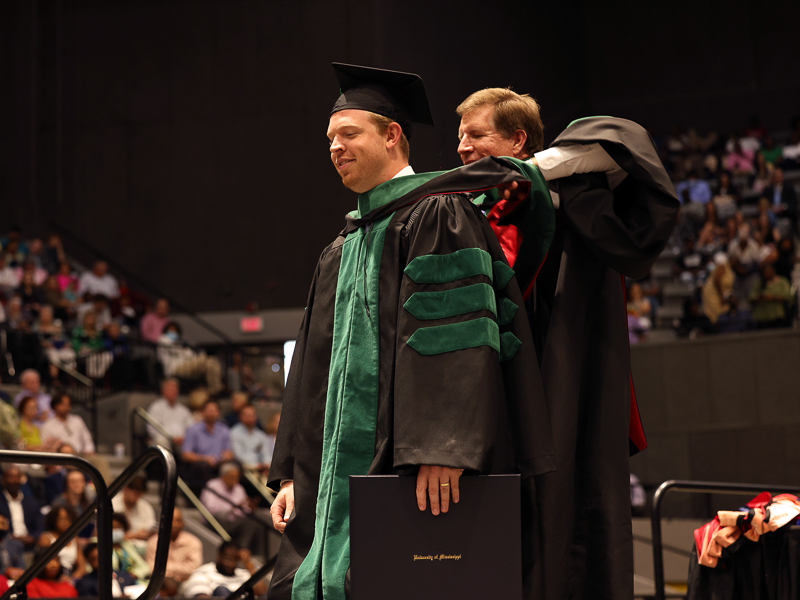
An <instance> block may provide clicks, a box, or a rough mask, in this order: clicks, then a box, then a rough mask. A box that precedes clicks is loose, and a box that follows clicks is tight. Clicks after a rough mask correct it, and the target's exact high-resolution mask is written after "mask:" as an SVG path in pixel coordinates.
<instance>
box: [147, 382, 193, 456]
mask: <svg viewBox="0 0 800 600" xmlns="http://www.w3.org/2000/svg"><path fill="white" fill-rule="evenodd" d="M179 394H180V387H179V386H178V380H177V379H174V378H168V379H165V380H164V381H163V382H162V383H161V398H159V399H158V400H156V401H155V402H153V403H152V404H151V405H150V406H149V407H148V408H147V412H148V413H149V414H150V416H151V417H153V419H155V420H156V421H158V422H159V423H161V425H162V426H163V427H164V429H165V430H166V431H167V433H169V434H170V436H171V439H167V438H165V437H164V436H163V435H162V434H161V432H159V431H158V430H157V429H156V428H155V427H153V426H152V425H149V424H148V425H147V433H148V436H149V437H150V441H151V443H152V444H154V445H155V444H161V445H162V446H165V447H167V448H169V447H170V442H172V443H173V444H175V445H176V446H178V447H180V446H181V444H183V439H184V437H185V436H186V430H187V429H188V428H189V427H191V426H192V425H194V419H193V418H192V413H191V412H190V411H189V409H188V408H187V407H186V406H184V405H183V404H181V403H180V402H178V395H179Z"/></svg>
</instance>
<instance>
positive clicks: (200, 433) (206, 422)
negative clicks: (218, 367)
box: [181, 400, 233, 494]
mask: <svg viewBox="0 0 800 600" xmlns="http://www.w3.org/2000/svg"><path fill="white" fill-rule="evenodd" d="M219 416H220V412H219V404H217V402H216V401H215V400H209V401H208V402H206V405H205V407H203V420H202V421H200V422H199V423H195V424H194V425H192V426H191V427H189V429H187V430H186V439H184V441H183V446H182V454H181V456H182V457H183V460H184V462H185V463H186V467H187V471H186V474H187V476H186V479H187V484H188V485H189V487H190V488H192V491H194V492H195V494H199V493H200V491H201V490H202V489H203V487H204V486H205V484H206V482H207V481H208V480H209V479H211V478H212V477H214V475H215V474H216V472H217V466H218V465H219V464H220V463H221V462H222V461H225V460H231V459H232V458H233V450H232V449H231V432H230V429H228V426H227V425H225V424H224V423H223V422H222V421H220V420H219Z"/></svg>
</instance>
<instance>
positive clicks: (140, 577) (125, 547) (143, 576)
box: [111, 513, 150, 588]
mask: <svg viewBox="0 0 800 600" xmlns="http://www.w3.org/2000/svg"><path fill="white" fill-rule="evenodd" d="M111 526H112V527H113V529H112V530H111V541H112V543H113V551H112V554H111V567H112V569H113V570H114V571H116V572H119V573H121V576H120V585H121V586H122V587H123V588H124V587H125V586H127V585H132V584H134V583H137V582H143V581H146V580H147V579H149V578H150V567H148V566H147V562H145V560H144V559H143V558H142V557H141V555H140V554H139V553H138V552H137V551H136V548H134V547H133V544H131V543H130V542H129V541H128V540H126V539H125V536H126V535H127V533H128V530H129V529H130V526H129V524H128V517H126V516H125V514H124V513H114V514H113V515H112V517H111Z"/></svg>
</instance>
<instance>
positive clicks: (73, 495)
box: [53, 469, 96, 538]
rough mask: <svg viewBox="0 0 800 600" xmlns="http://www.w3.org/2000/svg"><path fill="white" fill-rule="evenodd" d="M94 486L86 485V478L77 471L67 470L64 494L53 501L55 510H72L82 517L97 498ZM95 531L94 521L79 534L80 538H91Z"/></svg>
mask: <svg viewBox="0 0 800 600" xmlns="http://www.w3.org/2000/svg"><path fill="white" fill-rule="evenodd" d="M95 494H96V492H95V490H94V485H87V484H86V476H85V475H84V474H83V473H81V472H80V471H77V470H69V469H68V470H67V480H66V485H65V487H64V493H63V494H61V496H59V497H58V498H56V499H55V500H54V501H53V509H55V508H56V507H57V506H66V507H68V508H71V509H72V511H73V512H74V513H75V514H76V515H80V514H81V513H83V511H85V510H86V509H87V508H89V505H90V504H91V503H92V501H93V500H94V498H95ZM93 530H94V521H92V522H90V523H88V524H87V525H86V527H84V528H83V529H81V531H79V532H78V537H80V538H89V537H91V535H92V532H93Z"/></svg>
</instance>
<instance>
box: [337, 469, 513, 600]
mask: <svg viewBox="0 0 800 600" xmlns="http://www.w3.org/2000/svg"><path fill="white" fill-rule="evenodd" d="M416 483H417V478H416V477H415V476H414V477H408V476H399V475H368V476H351V477H350V585H351V595H350V597H351V600H376V599H378V598H380V599H381V600H411V599H413V600H425V599H427V598H430V599H432V600H433V599H435V600H450V599H451V598H452V599H453V600H456V599H458V600H464V599H465V598H503V599H504V600H521V598H522V558H521V544H522V542H521V524H520V481H519V475H483V476H464V477H461V479H460V484H459V488H460V492H461V494H460V495H461V499H460V502H459V503H458V504H453V503H452V502H451V504H450V510H449V511H448V512H447V513H442V514H439V515H437V516H435V517H434V516H433V515H432V514H431V510H430V503H429V505H428V507H427V509H426V511H425V512H421V511H420V510H419V508H418V507H417V501H416Z"/></svg>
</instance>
